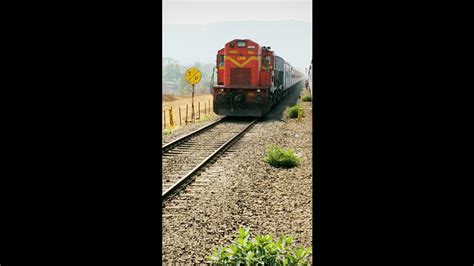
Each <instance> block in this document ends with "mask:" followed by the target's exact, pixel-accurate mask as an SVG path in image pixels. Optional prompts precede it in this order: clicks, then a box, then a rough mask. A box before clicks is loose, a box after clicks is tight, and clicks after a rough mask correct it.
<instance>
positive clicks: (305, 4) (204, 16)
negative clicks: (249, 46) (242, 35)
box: [163, 0, 312, 25]
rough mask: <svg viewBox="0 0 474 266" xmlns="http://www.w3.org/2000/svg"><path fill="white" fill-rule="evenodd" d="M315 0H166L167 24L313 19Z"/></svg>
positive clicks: (306, 20) (164, 13) (164, 6)
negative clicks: (313, 3)
mask: <svg viewBox="0 0 474 266" xmlns="http://www.w3.org/2000/svg"><path fill="white" fill-rule="evenodd" d="M311 13H312V1H311V0H286V1H272V0H253V1H235V0H234V1H229V0H163V24H164V25H166V24H207V23H212V22H222V21H248V20H260V21H275V20H290V19H291V20H299V21H305V22H311V21H312V14H311Z"/></svg>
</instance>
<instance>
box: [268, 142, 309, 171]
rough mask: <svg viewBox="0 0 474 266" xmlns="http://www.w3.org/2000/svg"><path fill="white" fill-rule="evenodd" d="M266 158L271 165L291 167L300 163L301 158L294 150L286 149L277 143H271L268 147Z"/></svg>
mask: <svg viewBox="0 0 474 266" xmlns="http://www.w3.org/2000/svg"><path fill="white" fill-rule="evenodd" d="M264 160H265V162H267V163H269V164H270V165H271V166H274V167H280V168H291V167H293V166H296V165H298V164H299V163H300V158H298V156H297V155H296V154H295V151H294V150H292V149H284V148H281V147H278V146H277V145H271V146H270V147H269V148H268V149H267V155H266V156H265V158H264Z"/></svg>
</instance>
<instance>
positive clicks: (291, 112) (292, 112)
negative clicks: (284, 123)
mask: <svg viewBox="0 0 474 266" xmlns="http://www.w3.org/2000/svg"><path fill="white" fill-rule="evenodd" d="M299 108H300V107H299V106H298V105H297V104H296V105H294V106H292V107H290V108H288V109H287V111H286V116H287V117H289V118H297V117H298V109H299Z"/></svg>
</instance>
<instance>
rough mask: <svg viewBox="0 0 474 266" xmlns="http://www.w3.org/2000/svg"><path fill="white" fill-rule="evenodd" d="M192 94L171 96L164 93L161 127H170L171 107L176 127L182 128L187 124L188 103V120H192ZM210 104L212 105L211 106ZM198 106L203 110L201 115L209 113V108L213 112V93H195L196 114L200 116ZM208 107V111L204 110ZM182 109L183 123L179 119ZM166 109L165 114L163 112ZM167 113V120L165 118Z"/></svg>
mask: <svg viewBox="0 0 474 266" xmlns="http://www.w3.org/2000/svg"><path fill="white" fill-rule="evenodd" d="M191 98H192V97H191V96H170V95H163V108H162V110H161V128H165V122H166V128H170V112H169V110H170V107H172V108H173V121H174V128H175V129H177V128H180V127H184V126H185V121H186V105H187V106H188V121H190V120H191V102H192V100H191ZM209 104H210V105H211V106H210V108H209ZM198 107H199V108H200V110H201V113H200V116H201V118H203V117H204V116H205V115H206V114H208V113H209V109H210V111H211V113H212V94H204V95H194V110H195V113H196V116H197V117H199V114H198ZM204 108H206V111H204ZM180 110H181V125H180V123H179V122H180V121H179V111H180ZM163 111H165V114H164V113H163ZM165 115H166V121H165V120H164V119H163V118H164V116H165Z"/></svg>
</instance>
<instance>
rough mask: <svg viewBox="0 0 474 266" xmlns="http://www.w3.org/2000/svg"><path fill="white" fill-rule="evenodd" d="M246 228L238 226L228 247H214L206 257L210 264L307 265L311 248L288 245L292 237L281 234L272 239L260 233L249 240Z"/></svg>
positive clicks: (270, 236)
mask: <svg viewBox="0 0 474 266" xmlns="http://www.w3.org/2000/svg"><path fill="white" fill-rule="evenodd" d="M249 237H250V233H249V230H248V229H243V228H239V232H238V233H237V234H236V239H235V240H234V241H232V244H230V245H229V246H228V247H217V248H214V250H213V254H212V255H210V256H208V257H206V260H207V261H208V262H209V263H212V264H219V265H220V264H226V265H227V264H228V263H232V264H235V265H240V264H241V263H242V264H245V265H255V264H262V263H263V264H262V265H308V256H309V255H310V254H311V248H310V247H309V248H301V247H300V248H293V249H290V248H289V245H290V244H291V243H292V242H293V238H292V237H289V236H288V237H286V236H283V237H282V238H281V239H278V240H276V241H273V236H272V235H260V236H256V237H255V238H254V239H252V240H249Z"/></svg>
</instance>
